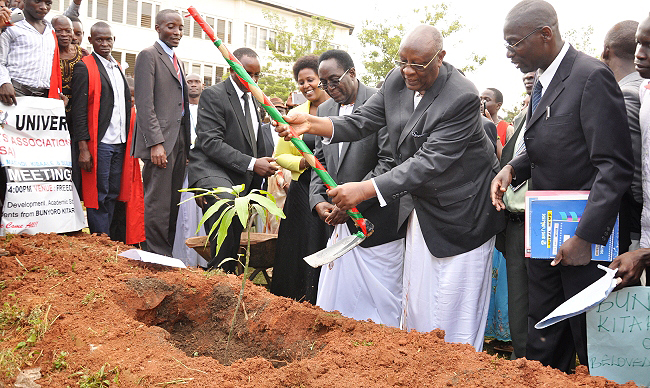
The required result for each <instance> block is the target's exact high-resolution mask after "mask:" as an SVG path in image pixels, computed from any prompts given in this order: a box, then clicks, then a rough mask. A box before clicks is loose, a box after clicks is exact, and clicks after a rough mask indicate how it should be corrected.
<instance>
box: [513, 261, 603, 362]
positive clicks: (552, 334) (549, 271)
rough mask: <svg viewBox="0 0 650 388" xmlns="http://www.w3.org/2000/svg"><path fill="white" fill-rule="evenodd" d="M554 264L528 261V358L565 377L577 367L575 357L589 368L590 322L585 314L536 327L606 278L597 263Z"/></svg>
mask: <svg viewBox="0 0 650 388" xmlns="http://www.w3.org/2000/svg"><path fill="white" fill-rule="evenodd" d="M550 263H551V261H550V260H538V259H529V261H528V342H527V346H526V358H527V359H529V360H537V361H539V362H541V363H542V364H543V365H549V366H551V367H553V368H556V369H559V370H561V371H563V372H565V373H569V372H570V371H571V369H572V368H573V367H574V366H575V355H576V353H577V354H578V358H579V359H580V363H581V364H582V365H588V359H587V321H586V315H585V313H582V314H580V315H577V316H575V317H573V318H569V319H565V320H564V321H561V322H558V323H556V324H554V325H552V326H549V327H547V328H545V329H541V330H538V329H535V327H534V326H535V324H536V323H537V322H539V321H541V320H542V319H543V318H544V317H546V316H547V315H548V314H549V313H551V311H553V310H554V309H555V308H556V307H557V306H559V305H560V304H562V303H563V302H565V301H566V300H567V299H569V298H571V297H572V296H574V295H575V294H577V293H578V292H580V291H582V290H583V289H584V288H585V287H587V286H588V285H590V284H591V283H593V282H595V281H596V280H598V279H599V278H600V277H602V276H603V275H604V274H605V272H603V271H602V270H600V269H598V267H597V265H598V262H597V261H591V262H590V263H589V264H587V265H586V266H582V267H575V266H563V265H561V264H559V265H557V266H556V267H551V265H550Z"/></svg>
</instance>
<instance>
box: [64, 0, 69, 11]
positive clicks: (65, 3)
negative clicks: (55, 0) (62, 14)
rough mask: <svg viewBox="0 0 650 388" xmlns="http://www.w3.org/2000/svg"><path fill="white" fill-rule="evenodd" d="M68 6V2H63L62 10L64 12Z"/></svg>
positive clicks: (66, 0) (67, 0)
mask: <svg viewBox="0 0 650 388" xmlns="http://www.w3.org/2000/svg"><path fill="white" fill-rule="evenodd" d="M69 6H70V0H63V10H64V11H65V10H66V9H68V7H69Z"/></svg>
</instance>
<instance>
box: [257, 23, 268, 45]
mask: <svg viewBox="0 0 650 388" xmlns="http://www.w3.org/2000/svg"><path fill="white" fill-rule="evenodd" d="M266 32H267V29H266V28H260V39H259V41H258V42H257V48H258V49H260V50H266Z"/></svg>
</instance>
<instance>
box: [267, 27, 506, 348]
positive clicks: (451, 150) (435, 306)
mask: <svg viewBox="0 0 650 388" xmlns="http://www.w3.org/2000/svg"><path fill="white" fill-rule="evenodd" d="M445 54H446V52H445V51H444V50H443V47H442V35H441V34H440V32H439V31H438V30H436V29H435V28H434V27H432V26H429V25H421V26H418V27H416V28H415V29H414V30H413V31H412V32H411V33H410V34H408V35H407V36H406V37H405V38H404V39H403V40H402V43H401V45H400V50H399V60H398V61H397V63H396V64H397V68H396V69H394V70H392V71H391V72H390V73H389V74H388V75H387V76H386V81H385V82H384V84H383V86H382V88H381V90H380V91H379V92H377V93H376V94H375V95H373V96H372V97H370V98H369V99H368V101H366V103H365V104H364V105H363V106H362V107H360V108H358V109H356V110H355V112H354V113H353V114H351V115H348V116H341V117H316V116H309V115H306V114H295V115H291V116H290V117H289V120H288V121H289V123H290V124H291V125H293V126H294V129H295V130H296V131H297V132H298V133H305V132H309V133H313V134H315V135H320V136H323V137H331V142H332V143H336V142H340V141H355V140H359V139H361V138H363V137H365V136H368V135H371V134H373V133H375V132H378V131H380V130H381V129H382V128H383V127H386V129H387V130H388V138H389V143H390V147H391V152H392V154H393V157H394V158H395V162H396V163H397V167H395V168H393V169H391V170H390V171H388V172H386V173H384V174H381V175H380V176H378V177H376V178H373V179H371V180H368V181H363V182H349V183H346V184H343V185H341V186H338V187H336V188H335V189H332V190H330V191H329V192H328V195H329V196H331V197H332V202H333V203H334V204H336V205H337V206H338V207H339V208H340V209H342V210H347V209H350V208H351V207H352V206H354V205H356V204H358V203H361V202H363V201H365V200H367V199H370V198H374V197H377V198H378V199H379V203H380V204H382V205H385V204H386V203H387V201H390V202H393V201H396V200H398V199H399V204H400V205H399V206H400V208H399V216H398V223H397V226H398V227H401V226H404V225H405V224H406V222H407V221H408V227H407V229H406V253H405V259H404V284H405V288H404V293H405V295H404V297H403V298H404V301H405V304H404V306H403V309H404V313H403V317H402V318H403V320H404V325H403V327H404V328H406V329H416V330H418V331H431V330H433V329H434V328H441V329H444V330H445V340H446V341H448V342H463V343H469V344H472V345H474V347H475V348H476V350H478V351H480V350H481V349H482V348H483V334H484V331H485V323H486V320H487V311H488V305H489V284H490V282H491V279H492V271H491V269H492V266H491V262H492V249H493V247H494V236H495V234H496V233H498V232H499V231H501V230H502V229H503V226H504V219H503V216H502V215H500V214H498V213H497V212H496V211H495V209H494V208H493V207H492V205H491V204H490V199H489V189H490V182H491V180H492V178H493V177H494V175H496V173H497V171H498V168H499V162H498V160H497V157H496V155H495V152H494V147H493V146H492V144H491V142H490V140H489V139H488V137H487V135H486V134H485V130H484V129H483V124H482V122H481V118H480V117H481V116H480V112H479V97H478V91H477V90H476V87H475V86H474V85H473V84H472V83H471V82H470V81H469V80H467V78H465V77H464V76H463V75H462V74H461V73H460V72H458V70H456V69H455V68H454V67H453V66H451V65H450V64H448V63H446V62H443V58H444V56H445ZM276 131H277V132H279V133H280V135H281V136H286V135H287V134H288V132H287V126H284V125H279V126H278V128H277V129H276ZM332 136H333V137H332ZM380 227H381V226H380ZM385 227H388V225H386V226H385ZM370 238H372V236H371V237H370Z"/></svg>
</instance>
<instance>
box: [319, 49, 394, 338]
mask: <svg viewBox="0 0 650 388" xmlns="http://www.w3.org/2000/svg"><path fill="white" fill-rule="evenodd" d="M318 62H319V67H318V76H319V77H320V80H321V87H322V89H323V90H325V91H326V92H327V93H328V94H329V95H330V97H332V98H331V99H329V100H327V101H326V102H324V103H323V104H322V105H321V106H319V107H318V115H319V116H339V115H341V116H342V115H345V114H350V113H352V112H353V111H354V109H356V108H358V107H360V106H362V105H363V104H364V103H365V102H366V100H368V98H370V96H372V95H373V94H375V93H376V92H377V90H376V89H374V88H369V87H367V86H366V85H364V84H363V83H361V81H359V80H358V79H357V78H356V70H355V68H354V62H353V61H352V58H351V57H350V55H349V54H348V53H347V52H345V51H343V50H329V51H326V52H324V53H323V54H321V56H320V58H319V60H318ZM314 155H315V156H316V157H317V158H318V159H319V160H320V162H321V163H322V164H323V166H325V168H326V169H327V171H328V172H329V173H330V175H331V176H332V179H334V181H336V183H337V184H339V185H341V184H344V183H346V182H357V181H362V180H364V179H370V178H372V177H374V176H377V175H380V174H382V173H384V172H386V171H388V170H390V169H391V168H392V167H394V166H395V160H394V159H393V156H392V153H391V151H390V144H389V143H388V131H387V130H386V129H385V128H384V129H382V130H381V131H379V132H377V133H374V134H372V135H370V136H368V137H366V138H364V139H361V140H358V141H354V142H343V143H337V144H323V142H322V138H320V137H317V138H316V148H315V150H314ZM309 192H310V201H309V202H310V206H311V208H312V209H314V210H315V211H316V212H317V213H318V216H319V217H320V218H321V220H323V221H324V222H326V223H328V224H330V225H333V226H334V231H333V235H332V237H331V239H332V241H336V239H341V238H344V237H345V236H348V235H350V234H354V233H356V226H355V225H354V222H352V220H350V218H349V217H348V215H347V214H346V213H345V212H344V211H341V210H339V209H338V208H337V207H336V206H335V205H333V204H332V203H330V202H329V197H328V196H327V190H326V187H325V185H323V182H322V181H321V179H320V177H319V176H318V174H316V172H314V171H312V177H311V185H309ZM358 208H359V211H361V212H362V214H363V216H364V217H365V218H367V219H368V220H370V222H372V224H373V225H375V232H374V234H373V237H372V238H369V239H366V240H365V241H364V242H362V243H361V248H358V249H355V250H353V251H351V252H348V253H346V254H345V255H343V256H341V257H340V258H339V259H337V261H336V262H334V263H332V264H331V265H329V266H327V268H324V269H323V270H322V271H321V273H320V281H319V287H318V297H317V300H316V305H317V306H319V307H321V308H323V309H324V310H327V311H333V310H338V311H339V312H341V314H343V315H345V316H347V317H350V318H354V319H357V320H367V319H372V320H373V322H375V323H380V324H384V325H388V326H393V327H399V322H400V317H401V313H402V309H401V303H402V267H403V262H404V260H403V256H404V240H403V237H404V235H403V233H402V234H401V235H400V233H398V231H397V229H396V228H386V227H383V226H384V225H395V224H396V223H397V211H398V203H397V202H394V203H391V204H390V205H388V206H386V207H384V208H382V207H381V206H380V205H379V201H377V199H374V198H373V199H371V200H369V201H366V202H363V203H361V204H359V206H358Z"/></svg>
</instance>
